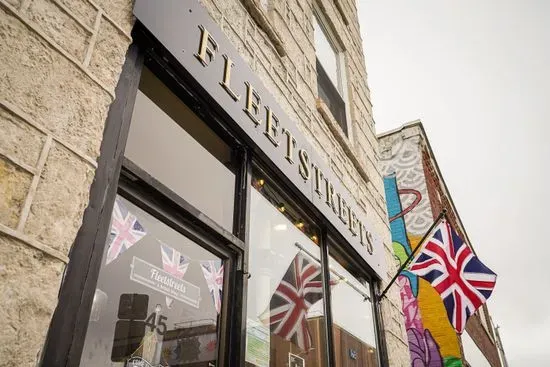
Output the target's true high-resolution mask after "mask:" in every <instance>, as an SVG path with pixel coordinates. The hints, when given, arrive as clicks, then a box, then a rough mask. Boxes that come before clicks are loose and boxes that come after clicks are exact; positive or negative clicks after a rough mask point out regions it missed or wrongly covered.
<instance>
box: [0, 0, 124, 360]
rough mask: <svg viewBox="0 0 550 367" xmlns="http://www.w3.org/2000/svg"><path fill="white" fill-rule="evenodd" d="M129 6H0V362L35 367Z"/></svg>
mask: <svg viewBox="0 0 550 367" xmlns="http://www.w3.org/2000/svg"><path fill="white" fill-rule="evenodd" d="M132 22H133V21H132V17H131V4H130V2H129V1H98V2H95V3H94V2H91V1H85V0H75V1H69V0H0V50H2V52H0V135H1V137H2V138H0V318H1V319H2V320H4V322H5V323H6V325H5V327H4V328H3V331H2V333H0V355H1V356H2V360H1V361H0V366H15V365H17V366H31V365H34V364H35V361H36V358H37V355H38V353H39V350H40V347H41V345H42V343H43V341H44V337H45V334H46V331H47V328H48V324H49V322H50V318H51V315H52V313H53V311H54V308H55V306H56V302H57V294H58V290H59V284H60V282H61V277H62V274H63V269H64V266H65V264H66V263H67V261H68V252H69V250H70V247H71V245H72V242H73V240H74V238H75V236H76V232H77V231H78V228H79V227H80V224H81V221H82V215H83V212H84V209H85V208H86V206H87V202H88V193H89V190H90V185H91V182H92V180H93V177H94V171H95V168H96V166H97V163H96V160H97V157H98V154H99V146H100V143H101V138H102V132H103V127H104V123H105V119H106V115H107V110H108V108H109V105H110V104H111V102H112V101H113V96H114V88H115V86H116V83H117V80H118V75H119V74H120V70H121V66H122V63H123V61H124V56H125V53H126V50H127V48H128V45H129V44H130V42H131V39H130V35H129V34H130V31H131V28H132Z"/></svg>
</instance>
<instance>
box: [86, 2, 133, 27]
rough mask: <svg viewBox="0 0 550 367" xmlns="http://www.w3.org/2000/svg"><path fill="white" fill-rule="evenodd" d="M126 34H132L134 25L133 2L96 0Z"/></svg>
mask: <svg viewBox="0 0 550 367" xmlns="http://www.w3.org/2000/svg"><path fill="white" fill-rule="evenodd" d="M94 2H95V3H96V4H97V5H98V6H99V7H101V8H102V9H103V11H104V12H105V14H107V15H108V16H109V17H110V18H111V19H112V20H113V21H114V22H115V23H116V24H117V25H118V26H119V27H120V28H122V30H124V32H126V33H127V34H130V32H131V31H132V27H133V25H134V16H133V15H132V8H133V6H134V2H133V1H132V0H94Z"/></svg>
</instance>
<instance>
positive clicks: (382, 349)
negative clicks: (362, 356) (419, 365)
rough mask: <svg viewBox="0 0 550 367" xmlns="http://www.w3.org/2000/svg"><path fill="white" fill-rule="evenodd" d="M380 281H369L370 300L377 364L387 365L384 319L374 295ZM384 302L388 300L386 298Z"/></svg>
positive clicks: (380, 306)
mask: <svg viewBox="0 0 550 367" xmlns="http://www.w3.org/2000/svg"><path fill="white" fill-rule="evenodd" d="M380 284H381V283H380V282H376V283H371V287H370V289H371V292H370V293H371V299H372V300H373V302H372V311H373V314H374V327H375V331H376V332H375V336H376V344H377V347H378V348H377V350H378V358H377V359H378V366H380V367H387V366H389V365H390V361H389V357H388V343H387V340H386V336H385V335H384V333H385V330H384V329H385V328H384V320H383V318H382V303H381V302H376V296H377V294H378V292H380V290H379V288H380ZM386 302H389V301H388V300H386Z"/></svg>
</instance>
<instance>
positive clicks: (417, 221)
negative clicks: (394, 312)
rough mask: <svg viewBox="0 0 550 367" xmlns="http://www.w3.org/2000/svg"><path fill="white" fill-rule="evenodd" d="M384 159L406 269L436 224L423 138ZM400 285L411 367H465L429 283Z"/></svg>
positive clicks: (398, 253)
mask: <svg viewBox="0 0 550 367" xmlns="http://www.w3.org/2000/svg"><path fill="white" fill-rule="evenodd" d="M381 155H382V163H383V172H384V174H385V177H384V187H385V193H386V202H387V207H388V216H389V220H390V228H391V233H392V242H393V250H394V254H395V257H396V258H397V259H398V260H399V262H400V264H402V263H403V262H404V261H405V260H406V259H407V257H408V256H409V255H410V254H411V252H412V251H413V249H414V248H416V246H417V245H418V243H419V241H420V239H421V237H422V236H423V235H424V234H425V232H426V231H427V230H428V229H429V227H430V225H431V224H432V223H433V220H434V215H433V213H432V209H431V205H430V200H429V196H428V190H427V185H426V180H425V177H424V169H423V166H422V154H421V150H420V137H419V136H410V137H408V138H405V139H403V138H401V139H395V140H394V141H393V142H392V145H391V147H390V149H389V150H386V151H383V152H382V154H381ZM437 214H438V213H437ZM437 214H436V216H437ZM397 284H398V285H399V287H400V294H401V301H402V308H403V313H404V315H405V327H406V329H407V337H408V342H409V351H410V355H411V366H412V367H459V366H462V360H461V352H460V345H459V341H458V338H457V335H456V333H455V331H454V330H453V328H452V326H451V325H450V323H449V321H448V318H447V313H446V311H445V308H444V306H443V303H442V302H441V298H440V297H439V295H438V294H437V292H436V291H435V290H434V289H433V288H432V287H431V286H430V284H429V283H428V282H426V281H425V280H424V279H421V278H419V277H417V276H416V275H414V274H411V273H410V272H408V271H403V272H402V273H401V275H400V276H399V278H398V280H397Z"/></svg>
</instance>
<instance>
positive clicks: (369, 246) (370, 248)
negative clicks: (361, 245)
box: [366, 231, 374, 255]
mask: <svg viewBox="0 0 550 367" xmlns="http://www.w3.org/2000/svg"><path fill="white" fill-rule="evenodd" d="M366 232H367V252H368V253H369V254H371V255H372V254H373V253H374V246H373V242H374V239H373V238H372V233H371V232H370V231H366Z"/></svg>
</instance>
